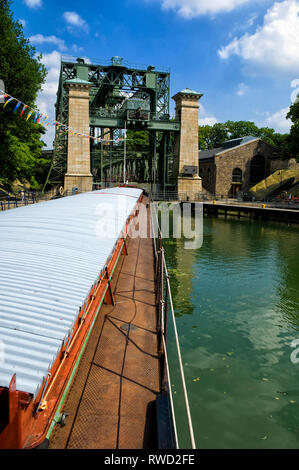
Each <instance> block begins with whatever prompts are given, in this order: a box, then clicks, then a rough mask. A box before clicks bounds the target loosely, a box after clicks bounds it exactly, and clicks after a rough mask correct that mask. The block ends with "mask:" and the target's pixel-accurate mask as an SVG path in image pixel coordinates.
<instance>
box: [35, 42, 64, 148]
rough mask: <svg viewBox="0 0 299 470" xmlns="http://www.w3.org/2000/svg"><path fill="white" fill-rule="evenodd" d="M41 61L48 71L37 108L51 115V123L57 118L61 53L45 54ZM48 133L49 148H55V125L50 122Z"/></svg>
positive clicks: (46, 138)
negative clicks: (56, 107) (56, 103)
mask: <svg viewBox="0 0 299 470" xmlns="http://www.w3.org/2000/svg"><path fill="white" fill-rule="evenodd" d="M41 62H42V63H43V64H44V65H45V67H46V68H47V71H48V75H47V79H46V83H45V84H44V85H43V87H42V91H41V92H40V93H39V95H38V97H37V108H38V109H39V110H40V111H41V112H42V113H43V114H46V115H47V116H48V117H49V120H50V123H51V122H52V121H53V120H54V119H55V102H56V93H57V89H58V82H59V74H60V64H61V54H60V52H58V51H56V50H54V51H52V52H51V53H49V54H43V56H42V59H41ZM45 129H46V134H45V135H44V136H43V141H44V142H45V143H46V144H47V147H48V148H53V140H54V137H55V127H54V126H53V125H52V124H50V125H49V126H46V127H45Z"/></svg>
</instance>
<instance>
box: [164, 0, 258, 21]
mask: <svg viewBox="0 0 299 470" xmlns="http://www.w3.org/2000/svg"><path fill="white" fill-rule="evenodd" d="M249 1H252V0H160V3H161V6H162V8H163V9H164V10H175V11H177V13H178V14H179V15H180V16H182V17H183V18H194V17H196V16H200V15H205V14H216V13H221V12H228V11H232V10H234V9H235V8H236V7H238V6H240V5H243V4H245V3H249Z"/></svg>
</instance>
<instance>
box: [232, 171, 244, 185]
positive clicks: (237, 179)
mask: <svg viewBox="0 0 299 470" xmlns="http://www.w3.org/2000/svg"><path fill="white" fill-rule="evenodd" d="M242 177H243V173H242V170H241V169H240V168H235V169H234V170H233V175H232V182H233V183H239V184H242Z"/></svg>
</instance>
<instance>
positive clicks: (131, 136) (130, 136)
mask: <svg viewBox="0 0 299 470" xmlns="http://www.w3.org/2000/svg"><path fill="white" fill-rule="evenodd" d="M148 144H149V137H148V132H146V131H133V130H130V129H128V130H127V149H128V151H130V150H132V151H137V152H147V151H148Z"/></svg>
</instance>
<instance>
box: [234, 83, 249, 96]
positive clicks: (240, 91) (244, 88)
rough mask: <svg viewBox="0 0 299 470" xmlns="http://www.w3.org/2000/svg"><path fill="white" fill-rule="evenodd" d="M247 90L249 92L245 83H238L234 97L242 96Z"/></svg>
mask: <svg viewBox="0 0 299 470" xmlns="http://www.w3.org/2000/svg"><path fill="white" fill-rule="evenodd" d="M248 90H249V86H247V85H245V83H239V86H238V89H237V91H236V95H238V96H244V95H245V94H246V93H247V91H248Z"/></svg>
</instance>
